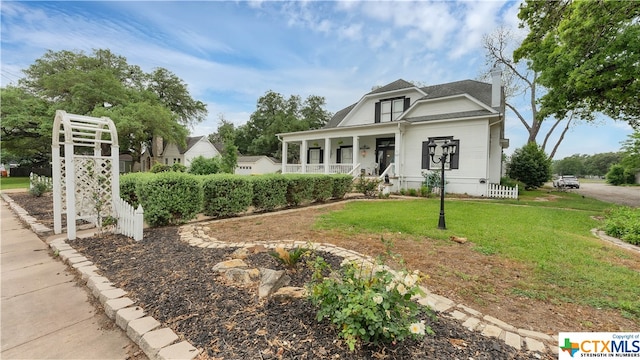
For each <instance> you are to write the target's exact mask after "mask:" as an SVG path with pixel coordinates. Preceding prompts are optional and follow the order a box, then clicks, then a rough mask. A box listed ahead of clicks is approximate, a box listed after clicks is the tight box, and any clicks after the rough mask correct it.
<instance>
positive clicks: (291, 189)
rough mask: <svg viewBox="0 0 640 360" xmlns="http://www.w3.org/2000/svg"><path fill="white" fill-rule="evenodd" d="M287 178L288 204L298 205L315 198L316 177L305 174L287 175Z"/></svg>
mask: <svg viewBox="0 0 640 360" xmlns="http://www.w3.org/2000/svg"><path fill="white" fill-rule="evenodd" d="M285 178H286V179H287V193H286V195H285V196H286V199H287V204H289V205H292V206H298V205H300V204H303V203H305V202H308V201H311V200H312V199H313V187H314V183H315V180H314V177H313V175H305V174H290V175H285Z"/></svg>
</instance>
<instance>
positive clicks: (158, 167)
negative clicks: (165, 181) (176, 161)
mask: <svg viewBox="0 0 640 360" xmlns="http://www.w3.org/2000/svg"><path fill="white" fill-rule="evenodd" d="M167 171H171V166H169V165H165V164H160V163H155V164H153V166H152V167H151V169H149V172H151V173H154V174H157V173H161V172H167Z"/></svg>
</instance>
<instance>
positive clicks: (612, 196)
mask: <svg viewBox="0 0 640 360" xmlns="http://www.w3.org/2000/svg"><path fill="white" fill-rule="evenodd" d="M573 191H575V192H577V193H578V194H582V195H584V196H588V197H592V198H595V199H598V200H602V201H606V202H611V203H614V204H620V205H627V206H633V207H640V186H612V185H609V184H606V183H588V182H580V189H578V190H573Z"/></svg>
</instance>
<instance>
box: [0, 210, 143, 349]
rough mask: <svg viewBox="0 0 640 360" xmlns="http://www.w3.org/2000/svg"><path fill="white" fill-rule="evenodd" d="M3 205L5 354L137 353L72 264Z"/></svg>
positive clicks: (0, 335)
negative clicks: (96, 305) (78, 278)
mask: <svg viewBox="0 0 640 360" xmlns="http://www.w3.org/2000/svg"><path fill="white" fill-rule="evenodd" d="M1 204H2V206H0V208H1V240H0V242H1V244H0V264H1V265H0V268H1V274H0V277H1V288H0V296H1V299H0V302H1V310H0V320H1V321H0V322H1V325H0V343H1V346H2V347H1V351H0V358H2V359H129V358H131V354H133V353H134V352H136V351H137V350H138V347H137V345H135V344H134V343H133V342H131V340H129V338H128V337H127V335H126V334H125V333H124V332H123V331H122V330H121V329H120V328H119V327H117V326H115V325H114V323H113V321H112V320H110V319H109V318H107V317H106V315H104V313H103V312H102V311H98V312H96V309H95V308H94V306H93V305H91V304H90V303H89V299H91V295H90V294H89V293H88V292H87V290H86V288H85V287H84V286H78V285H77V283H76V280H75V278H74V273H73V272H72V271H70V270H69V269H68V268H67V265H65V264H63V263H62V262H61V261H59V260H57V259H55V258H54V257H53V256H52V254H51V250H50V248H49V246H47V244H45V243H44V242H43V241H42V240H41V239H40V238H38V237H37V236H36V235H35V234H34V233H33V232H31V231H30V230H29V229H28V228H26V227H25V226H24V225H23V224H22V223H21V222H20V221H19V220H18V219H17V217H16V216H15V214H14V213H13V212H12V211H11V210H10V209H9V207H8V205H7V203H6V202H4V201H1ZM142 357H144V355H142ZM137 358H140V355H138V356H137Z"/></svg>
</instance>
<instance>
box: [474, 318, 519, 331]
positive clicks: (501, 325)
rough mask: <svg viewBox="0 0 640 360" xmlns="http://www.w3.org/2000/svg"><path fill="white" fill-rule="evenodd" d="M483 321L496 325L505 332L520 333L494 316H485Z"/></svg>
mask: <svg viewBox="0 0 640 360" xmlns="http://www.w3.org/2000/svg"><path fill="white" fill-rule="evenodd" d="M483 320H485V321H487V322H490V323H493V324H494V325H496V326H499V327H501V328H503V329H505V330H508V331H514V332H515V331H518V330H517V329H516V328H515V327H514V326H512V325H509V324H507V323H505V322H504V321H502V320H498V319H496V318H494V317H493V316H489V315H485V316H484V318H483Z"/></svg>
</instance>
